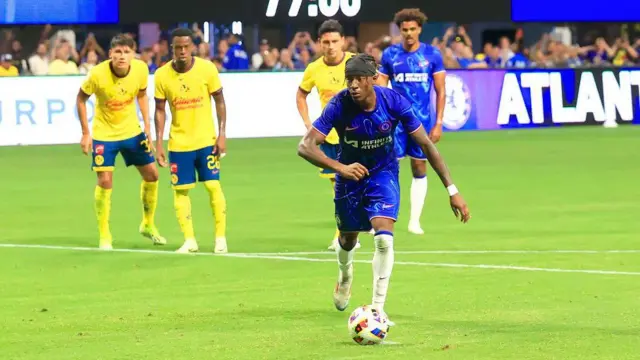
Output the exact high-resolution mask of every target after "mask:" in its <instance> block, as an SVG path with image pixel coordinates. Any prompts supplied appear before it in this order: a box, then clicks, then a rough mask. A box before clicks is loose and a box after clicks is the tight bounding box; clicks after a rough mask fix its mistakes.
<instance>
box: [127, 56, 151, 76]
mask: <svg viewBox="0 0 640 360" xmlns="http://www.w3.org/2000/svg"><path fill="white" fill-rule="evenodd" d="M131 70H132V71H135V72H143V73H144V72H147V73H148V72H149V65H147V63H145V62H144V61H142V60H140V59H133V60H131Z"/></svg>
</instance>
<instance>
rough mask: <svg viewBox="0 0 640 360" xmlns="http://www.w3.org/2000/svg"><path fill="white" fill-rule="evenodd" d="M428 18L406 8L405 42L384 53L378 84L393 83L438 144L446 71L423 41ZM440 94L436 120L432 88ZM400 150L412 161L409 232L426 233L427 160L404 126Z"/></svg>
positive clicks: (401, 16) (399, 18) (400, 17)
mask: <svg viewBox="0 0 640 360" xmlns="http://www.w3.org/2000/svg"><path fill="white" fill-rule="evenodd" d="M426 20H427V17H426V16H425V15H424V14H423V13H422V12H421V11H420V10H419V9H403V10H400V11H399V12H397V13H396V15H395V17H394V19H393V21H394V23H396V25H398V27H399V28H400V33H401V34H402V38H403V42H402V43H401V44H395V45H391V46H389V47H388V48H386V49H385V50H384V52H383V53H382V59H381V61H380V68H379V69H378V71H379V73H380V76H378V81H377V83H378V85H381V86H385V87H386V86H387V84H388V83H389V80H391V86H392V88H393V89H395V90H397V91H398V92H400V93H401V94H402V95H403V96H404V97H405V98H407V99H408V100H409V101H411V103H412V105H413V110H414V112H415V113H416V115H417V116H418V119H419V120H420V121H421V122H422V125H423V126H424V128H425V130H426V131H427V133H428V134H429V137H430V138H431V141H432V142H434V143H437V142H438V140H440V136H442V120H443V115H444V107H445V99H446V94H445V76H446V75H445V70H444V65H443V63H442V55H440V50H438V48H436V47H433V46H431V45H427V44H423V43H421V42H420V40H419V37H420V33H421V32H422V24H424V22H425V21H426ZM432 87H434V88H435V92H436V98H437V100H436V119H435V123H434V122H433V121H432V120H433V119H432V117H431V88H432ZM396 150H397V152H398V157H399V158H404V157H405V156H408V157H410V158H411V171H412V173H413V181H412V182H411V193H410V200H411V201H410V203H411V205H410V209H411V211H410V215H409V232H410V233H413V234H417V235H422V234H424V231H423V230H422V227H421V226H420V216H421V215H422V208H423V207H424V201H425V198H426V196H427V162H426V160H427V158H426V155H425V153H424V151H422V148H421V147H420V144H417V143H416V142H415V141H413V140H412V139H411V136H409V132H408V131H407V129H405V127H404V126H403V125H402V124H400V125H399V126H398V128H397V130H396Z"/></svg>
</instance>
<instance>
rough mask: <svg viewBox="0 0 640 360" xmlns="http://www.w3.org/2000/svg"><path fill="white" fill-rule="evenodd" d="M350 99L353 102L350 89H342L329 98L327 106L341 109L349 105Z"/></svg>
mask: <svg viewBox="0 0 640 360" xmlns="http://www.w3.org/2000/svg"><path fill="white" fill-rule="evenodd" d="M350 101H351V102H352V100H351V96H350V95H349V90H348V89H342V90H340V91H339V92H338V93H337V94H335V95H334V96H333V97H332V98H331V100H329V102H328V103H327V106H326V107H331V108H332V109H334V110H339V109H342V108H343V107H344V106H345V105H347V104H348V103H349V102H350ZM326 107H325V108H326Z"/></svg>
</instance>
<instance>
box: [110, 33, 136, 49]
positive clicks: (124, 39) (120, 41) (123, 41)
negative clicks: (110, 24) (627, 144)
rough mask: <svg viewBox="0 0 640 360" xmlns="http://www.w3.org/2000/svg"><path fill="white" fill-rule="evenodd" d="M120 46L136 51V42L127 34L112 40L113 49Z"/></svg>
mask: <svg viewBox="0 0 640 360" xmlns="http://www.w3.org/2000/svg"><path fill="white" fill-rule="evenodd" d="M118 46H128V47H129V48H131V50H134V51H135V50H136V41H135V40H133V38H132V37H131V36H129V35H127V34H118V35H116V36H114V37H113V38H112V39H111V48H112V49H113V48H115V47H118Z"/></svg>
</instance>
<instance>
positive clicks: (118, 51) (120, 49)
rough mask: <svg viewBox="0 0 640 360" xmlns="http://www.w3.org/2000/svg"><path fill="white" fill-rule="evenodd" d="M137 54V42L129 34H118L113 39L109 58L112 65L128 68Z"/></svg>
mask: <svg viewBox="0 0 640 360" xmlns="http://www.w3.org/2000/svg"><path fill="white" fill-rule="evenodd" d="M135 55H136V42H135V40H133V38H132V37H131V36H129V35H127V34H118V35H116V36H114V37H113V38H112V39H111V46H110V48H109V58H110V59H111V65H112V66H113V67H114V68H116V69H120V70H124V69H128V68H129V66H131V60H133V57H134V56H135Z"/></svg>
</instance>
